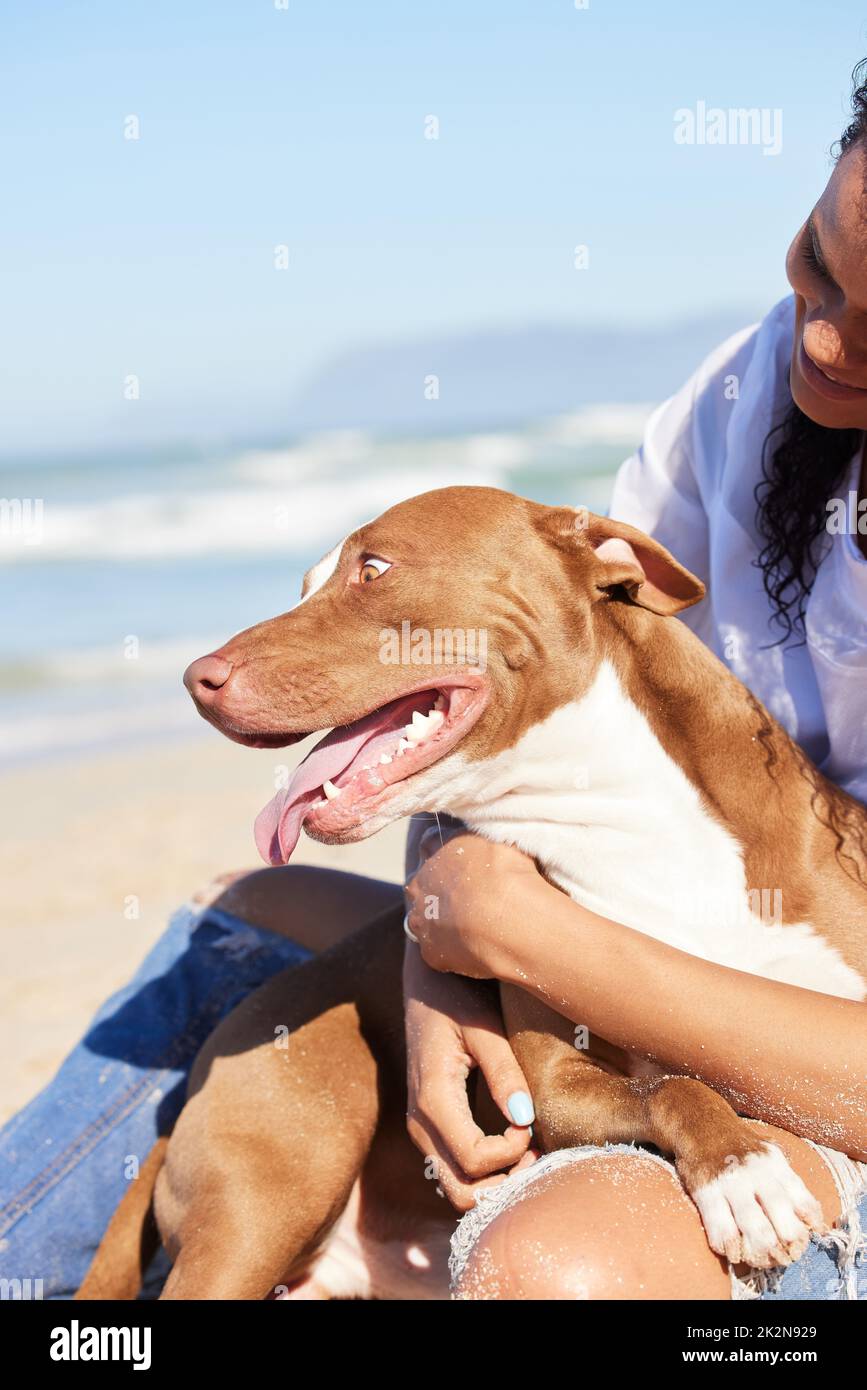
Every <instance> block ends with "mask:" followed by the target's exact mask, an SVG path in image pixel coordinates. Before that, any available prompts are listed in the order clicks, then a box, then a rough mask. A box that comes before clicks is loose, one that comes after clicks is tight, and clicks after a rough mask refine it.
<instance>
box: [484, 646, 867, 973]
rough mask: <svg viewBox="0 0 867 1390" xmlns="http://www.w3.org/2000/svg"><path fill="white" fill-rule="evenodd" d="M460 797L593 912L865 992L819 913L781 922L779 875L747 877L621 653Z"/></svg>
mask: <svg viewBox="0 0 867 1390" xmlns="http://www.w3.org/2000/svg"><path fill="white" fill-rule="evenodd" d="M461 795H462V799H463V802H464V804H463V805H461V806H459V807H458V808H457V814H460V815H463V817H464V818H465V819H466V821H467V823H468V824H469V825H471V826H472V828H473V829H475V830H477V831H479V832H480V833H481V834H483V835H486V836H487V837H488V838H490V839H493V840H500V841H503V842H506V843H511V844H515V845H517V846H518V847H519V848H521V849H523V850H525V851H527V852H528V853H530V854H532V855H534V856H535V857H536V858H537V859H538V861H539V862H540V863H541V864H543V865H544V866H545V869H546V872H547V874H548V876H549V877H550V878H551V880H552V881H553V882H554V883H556V884H557V885H558V886H559V887H560V888H562V889H563V891H564V892H566V893H568V894H569V896H570V897H571V898H573V899H574V900H575V901H576V902H579V903H581V904H582V905H583V906H585V907H588V908H590V909H591V910H592V911H594V912H598V913H600V914H601V915H602V916H605V917H609V918H611V919H613V920H615V921H619V922H622V923H624V925H626V926H631V927H634V928H635V929H636V930H637V931H641V932H643V933H645V935H648V936H653V937H655V938H656V939H657V940H659V941H664V942H667V943H668V944H669V945H672V946H676V947H678V948H679V949H680V950H683V951H688V952H689V953H690V954H692V955H697V956H702V957H704V958H705V959H707V960H713V961H716V962H717V963H719V964H721V965H728V966H732V967H734V968H736V969H739V970H744V971H748V972H749V973H751V974H755V975H763V976H766V977H767V978H770V979H777V980H781V981H785V982H787V983H789V984H796V985H802V986H804V987H805V988H808V989H813V990H821V991H822V992H824V993H827V994H835V995H839V996H842V997H845V998H850V999H859V1000H860V999H863V998H864V997H865V992H867V988H865V981H864V980H863V979H862V978H861V977H860V976H859V975H858V974H857V973H856V972H855V971H854V970H853V969H852V968H851V967H850V966H849V965H847V964H846V962H845V961H844V960H843V958H842V957H841V956H840V954H839V952H837V951H836V950H835V948H834V947H833V946H831V944H830V943H829V942H828V941H826V940H825V939H824V938H823V937H822V936H820V935H819V934H818V933H817V932H815V931H814V930H813V929H812V928H811V926H810V925H809V924H808V923H803V922H801V923H793V922H791V919H790V920H789V921H788V923H787V925H785V926H783V925H782V922H783V921H784V920H785V903H784V902H782V901H781V894H780V890H779V888H778V887H777V885H774V884H750V883H747V881H746V875H745V871H744V861H743V854H742V851H741V847H740V845H739V844H738V843H737V841H736V840H735V839H734V838H733V837H732V835H731V834H730V833H729V832H728V830H726V828H725V827H724V826H723V825H721V824H720V822H719V821H717V820H716V819H715V818H714V816H712V815H711V813H710V811H709V810H708V808H707V807H706V806H705V804H704V802H703V800H702V798H701V796H700V794H699V792H698V791H697V789H696V788H695V786H694V785H693V784H692V782H690V780H689V779H688V778H687V776H686V774H685V773H684V772H683V770H682V768H681V767H680V766H679V765H678V764H677V763H676V762H675V761H674V760H673V759H672V758H671V757H670V756H669V755H668V754H667V753H666V751H665V749H664V748H663V747H662V745H661V744H660V743H659V740H658V739H657V738H656V736H655V734H654V733H653V731H652V729H651V727H650V725H649V724H648V722H647V720H646V719H645V717H644V716H643V715H642V714H641V712H640V711H639V710H638V709H637V708H636V706H635V705H634V704H633V703H632V701H631V700H630V699H629V698H628V697H627V695H626V694H625V692H624V691H623V688H622V686H621V684H620V681H619V679H618V677H617V674H616V672H615V670H614V668H613V667H612V666H611V665H610V664H608V663H603V664H602V666H600V668H599V672H598V675H597V677H596V680H595V682H594V685H593V687H592V688H591V689H590V691H588V693H587V695H586V696H585V697H584V698H583V699H582V700H581V701H580V702H579V703H574V704H570V705H566V706H563V707H562V708H560V709H559V710H557V711H555V712H554V714H552V715H551V716H550V717H549V718H548V719H547V720H545V721H544V722H543V723H541V724H538V725H536V726H534V727H533V728H532V729H530V730H529V731H528V732H527V733H526V734H525V735H524V736H523V738H522V739H521V740H520V742H519V743H518V744H517V745H516V746H515V747H514V748H511V749H508V750H506V751H505V752H504V753H502V754H499V755H498V756H497V757H496V758H494V759H492V760H490V761H489V762H486V763H484V764H483V765H478V766H477V767H476V768H475V769H474V768H472V767H471V766H469V765H468V766H467V767H466V769H465V773H464V781H463V787H462V789H461ZM744 795H747V796H748V795H751V792H750V789H749V788H748V787H746V788H745V789H744Z"/></svg>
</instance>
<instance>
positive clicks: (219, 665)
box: [184, 652, 232, 705]
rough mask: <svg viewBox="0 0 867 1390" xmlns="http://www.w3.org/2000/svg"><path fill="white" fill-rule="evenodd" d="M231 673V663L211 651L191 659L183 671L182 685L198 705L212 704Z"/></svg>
mask: <svg viewBox="0 0 867 1390" xmlns="http://www.w3.org/2000/svg"><path fill="white" fill-rule="evenodd" d="M231 674H232V663H231V661H228V660H227V659H226V657H224V656H218V655H216V653H214V652H212V653H210V655H208V656H200V657H198V658H197V659H196V660H195V661H193V662H192V663H191V664H190V665H189V666H188V667H187V669H186V671H185V672H184V685H185V686H186V687H187V690H189V692H190V694H191V695H192V697H193V699H194V700H195V701H196V703H197V704H199V705H210V704H213V702H214V700H215V699H216V696H217V694H218V692H219V691H220V690H221V689H222V688H223V686H224V685H225V684H226V681H227V680H228V679H229V677H230V675H231Z"/></svg>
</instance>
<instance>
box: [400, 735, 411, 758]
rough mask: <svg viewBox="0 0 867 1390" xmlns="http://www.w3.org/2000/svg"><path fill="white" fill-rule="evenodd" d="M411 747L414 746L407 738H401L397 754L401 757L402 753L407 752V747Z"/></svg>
mask: <svg viewBox="0 0 867 1390" xmlns="http://www.w3.org/2000/svg"><path fill="white" fill-rule="evenodd" d="M410 747H412V745H411V744H410V743H408V742H407V740H406V739H405V738H402V739H399V740H398V744H397V756H398V757H400V755H401V753H405V752H406V750H407V748H410Z"/></svg>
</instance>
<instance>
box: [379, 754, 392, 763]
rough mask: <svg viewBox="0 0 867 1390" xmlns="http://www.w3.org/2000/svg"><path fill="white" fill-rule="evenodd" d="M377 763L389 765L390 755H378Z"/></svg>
mask: <svg viewBox="0 0 867 1390" xmlns="http://www.w3.org/2000/svg"><path fill="white" fill-rule="evenodd" d="M379 761H380V762H381V763H390V762H391V754H390V753H380V755H379Z"/></svg>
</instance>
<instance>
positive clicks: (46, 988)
mask: <svg viewBox="0 0 867 1390" xmlns="http://www.w3.org/2000/svg"><path fill="white" fill-rule="evenodd" d="M303 752H304V749H303V748H302V749H300V750H299V749H289V750H287V751H286V753H285V754H284V755H283V757H284V758H285V760H286V762H288V763H289V765H290V766H294V765H295V763H296V762H297V761H298V760H299V757H300V756H302V755H303ZM280 758H281V755H280V753H276V754H275V753H273V752H268V753H252V752H251V751H250V750H249V749H245V748H240V747H238V746H236V745H234V744H231V743H228V742H227V741H226V740H223V739H220V738H219V737H218V736H217V735H213V736H211V734H210V731H208V730H204V731H203V733H202V735H201V736H199V737H197V738H194V739H190V740H189V741H188V742H183V743H181V742H176V743H167V744H157V743H152V744H148V745H147V746H143V747H140V748H138V749H136V750H134V751H120V752H118V751H112V752H103V753H100V754H98V755H93V754H92V755H89V756H88V757H87V758H86V759H82V760H81V761H78V762H56V761H46V762H44V763H39V764H35V765H33V764H31V765H28V766H26V767H23V768H18V769H14V770H13V771H7V772H5V773H4V776H3V795H2V798H0V876H2V878H0V881H2V883H3V907H4V910H3V919H2V926H0V934H2V935H0V939H2V969H0V1055H2V1057H3V1059H4V1066H3V1067H2V1069H0V1123H3V1122H5V1120H7V1119H8V1118H9V1116H10V1115H12V1114H13V1113H14V1112H15V1111H16V1110H17V1109H19V1108H20V1107H21V1106H22V1105H23V1104H25V1103H26V1102H27V1101H28V1100H29V1099H30V1098H31V1097H32V1096H33V1095H35V1094H36V1092H37V1091H38V1090H39V1089H40V1088H41V1087H42V1086H43V1085H44V1084H45V1083H46V1081H48V1080H50V1078H51V1076H52V1074H53V1072H54V1071H55V1069H56V1068H57V1066H58V1065H59V1063H60V1062H61V1061H62V1060H63V1058H64V1056H65V1055H66V1053H67V1052H68V1051H69V1049H70V1047H72V1046H73V1044H74V1043H75V1042H76V1041H77V1040H78V1038H79V1037H80V1036H81V1034H82V1032H83V1031H84V1029H85V1028H86V1027H87V1024H88V1022H89V1021H90V1018H91V1017H92V1015H93V1013H94V1012H95V1010H96V1009H97V1008H98V1007H99V1006H100V1004H102V1002H103V1001H104V1000H105V998H106V997H107V996H108V995H109V994H110V993H111V992H112V991H113V990H115V989H117V988H118V987H119V986H120V985H122V984H124V983H125V982H126V981H127V980H128V979H129V977H130V975H131V974H132V973H133V971H134V970H135V969H136V967H137V966H138V964H139V963H140V961H141V960H142V958H143V957H144V955H145V954H146V953H147V951H148V950H149V949H150V947H151V946H152V945H153V943H154V941H156V939H157V937H158V936H159V935H160V933H161V932H162V931H163V930H164V928H165V925H166V923H167V921H168V918H169V916H170V914H171V912H172V910H173V909H174V908H175V907H177V906H178V904H179V903H182V902H184V901H185V900H186V899H188V898H189V897H190V895H191V894H192V893H194V892H195V891H196V890H197V889H199V888H201V887H203V886H204V885H206V884H207V883H208V882H209V881H210V880H211V879H212V878H213V877H214V876H215V875H216V874H219V873H223V872H225V871H226V870H229V869H241V868H245V867H249V868H256V867H260V863H259V860H258V856H257V854H256V849H255V846H254V844H253V836H252V827H253V820H254V818H255V816H256V813H257V812H258V811H259V810H260V809H261V807H262V806H263V805H264V804H265V802H266V801H267V800H268V798H269V797H270V796H271V795H273V789H274V774H275V764H276V763H277V762H278V761H279V760H280ZM405 834H406V826H405V825H404V824H397V825H393V826H389V827H388V828H387V829H386V830H384V831H383V832H381V834H379V835H377V836H375V837H374V838H373V839H370V840H365V841H362V842H360V843H359V844H355V845H345V846H341V845H320V844H317V843H315V842H314V841H313V840H310V839H308V838H307V837H306V836H303V835H302V837H301V840H300V842H299V845H298V848H297V850H296V852H295V855H294V857H293V863H296V862H297V863H306V864H323V865H329V866H333V867H335V868H342V869H349V870H352V871H354V872H355V873H362V874H369V875H371V876H372V877H375V878H385V879H391V880H393V881H395V882H398V881H399V880H400V877H401V874H402V868H403V845H404V839H405ZM133 896H135V897H136V898H137V899H138V903H139V915H138V918H137V919H136V918H134V917H133V918H132V919H130V917H129V916H128V915H126V914H127V912H128V910H129V908H128V903H129V900H130V898H131V897H133Z"/></svg>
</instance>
